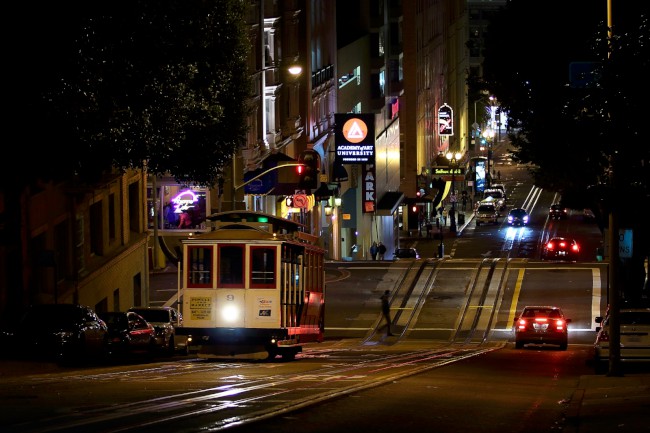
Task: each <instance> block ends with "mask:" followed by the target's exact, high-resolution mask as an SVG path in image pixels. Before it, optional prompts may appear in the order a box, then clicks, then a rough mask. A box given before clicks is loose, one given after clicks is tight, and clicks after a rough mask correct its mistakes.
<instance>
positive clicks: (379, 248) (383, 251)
mask: <svg viewBox="0 0 650 433" xmlns="http://www.w3.org/2000/svg"><path fill="white" fill-rule="evenodd" d="M377 252H378V253H379V260H384V254H386V245H384V244H383V243H381V242H379V245H377Z"/></svg>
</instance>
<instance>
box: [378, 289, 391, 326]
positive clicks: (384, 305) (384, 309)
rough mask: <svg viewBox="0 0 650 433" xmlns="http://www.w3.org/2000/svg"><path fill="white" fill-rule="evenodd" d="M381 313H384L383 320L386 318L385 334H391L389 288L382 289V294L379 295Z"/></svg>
mask: <svg viewBox="0 0 650 433" xmlns="http://www.w3.org/2000/svg"><path fill="white" fill-rule="evenodd" d="M380 299H381V313H382V314H383V315H384V320H386V335H389V336H392V335H393V333H392V332H391V329H390V328H391V322H392V320H391V318H390V290H386V291H384V294H383V295H381V298H380Z"/></svg>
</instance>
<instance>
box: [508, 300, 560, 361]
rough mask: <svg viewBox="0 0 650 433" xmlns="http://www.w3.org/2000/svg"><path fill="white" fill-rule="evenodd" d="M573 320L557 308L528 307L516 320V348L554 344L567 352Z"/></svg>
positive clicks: (544, 306)
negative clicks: (570, 325)
mask: <svg viewBox="0 0 650 433" xmlns="http://www.w3.org/2000/svg"><path fill="white" fill-rule="evenodd" d="M569 323H571V319H567V318H566V317H564V313H563V312H562V310H561V309H560V308H559V307H555V306H546V305H542V306H526V307H524V309H523V311H522V312H521V314H520V315H519V316H517V317H516V318H515V348H517V349H522V348H523V347H524V345H526V344H552V345H557V346H559V348H560V350H566V349H567V346H568V343H569V331H568V328H567V325H568V324H569Z"/></svg>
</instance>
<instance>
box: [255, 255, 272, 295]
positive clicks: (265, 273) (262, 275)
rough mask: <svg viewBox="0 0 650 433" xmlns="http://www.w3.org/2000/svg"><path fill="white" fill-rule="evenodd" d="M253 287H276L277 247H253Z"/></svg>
mask: <svg viewBox="0 0 650 433" xmlns="http://www.w3.org/2000/svg"><path fill="white" fill-rule="evenodd" d="M251 287H258V288H259V287H268V288H273V287H275V247H251Z"/></svg>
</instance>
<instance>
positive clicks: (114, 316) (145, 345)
mask: <svg viewBox="0 0 650 433" xmlns="http://www.w3.org/2000/svg"><path fill="white" fill-rule="evenodd" d="M100 317H101V318H102V320H104V322H106V326H107V327H108V349H109V354H110V355H111V356H128V355H134V354H144V355H151V354H153V353H155V352H156V350H157V349H158V346H157V343H156V329H155V328H154V327H153V325H152V324H151V323H149V322H147V321H146V320H145V319H144V318H143V317H142V316H140V315H139V314H138V313H135V312H133V311H127V312H108V313H102V314H101V315H100Z"/></svg>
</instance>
